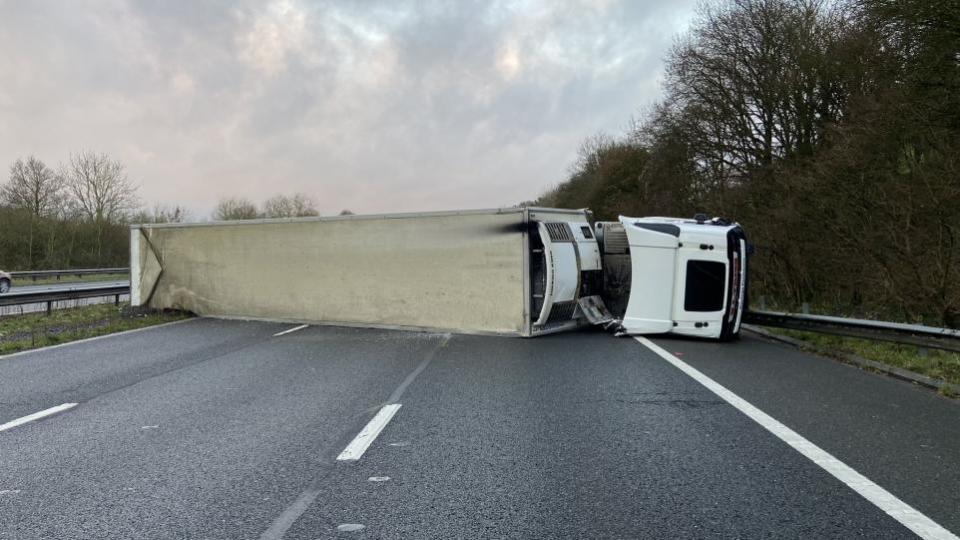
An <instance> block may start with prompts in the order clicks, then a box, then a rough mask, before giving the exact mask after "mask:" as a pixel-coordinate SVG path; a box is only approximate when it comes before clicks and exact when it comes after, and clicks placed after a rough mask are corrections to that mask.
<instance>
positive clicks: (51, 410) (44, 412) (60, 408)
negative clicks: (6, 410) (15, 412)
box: [0, 403, 77, 431]
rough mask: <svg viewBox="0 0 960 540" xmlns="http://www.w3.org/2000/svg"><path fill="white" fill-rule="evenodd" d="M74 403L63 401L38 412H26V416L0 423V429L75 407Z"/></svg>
mask: <svg viewBox="0 0 960 540" xmlns="http://www.w3.org/2000/svg"><path fill="white" fill-rule="evenodd" d="M76 406H77V404H76V403H63V404H61V405H57V406H56V407H50V408H49V409H44V410H42V411H40V412H35V413H33V414H28V415H27V416H24V417H21V418H17V419H16V420H11V421H9V422H7V423H6V424H0V431H6V430H8V429H13V428H15V427H17V426H22V425H23V424H26V423H29V422H33V421H34V420H39V419H41V418H43V417H45V416H50V415H51V414H57V413H58V412H60V411H65V410H67V409H72V408H74V407H76Z"/></svg>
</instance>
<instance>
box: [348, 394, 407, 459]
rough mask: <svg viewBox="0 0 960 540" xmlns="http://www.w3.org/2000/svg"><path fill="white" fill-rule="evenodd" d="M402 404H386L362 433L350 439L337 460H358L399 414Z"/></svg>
mask: <svg viewBox="0 0 960 540" xmlns="http://www.w3.org/2000/svg"><path fill="white" fill-rule="evenodd" d="M400 406H401V405H400V404H399V403H391V404H389V405H384V406H383V408H382V409H380V411H378V412H377V414H376V415H375V416H374V417H373V418H371V419H370V421H369V422H367V425H366V426H364V428H363V429H362V430H361V431H360V433H358V434H357V436H356V437H354V438H353V440H352V441H350V444H348V445H347V447H346V448H344V449H343V452H340V455H339V456H337V461H356V460H358V459H360V457H361V456H363V453H364V452H366V451H367V448H370V445H371V444H373V441H375V440H377V436H378V435H380V432H381V431H383V428H385V427H387V423H388V422H390V419H391V418H393V415H395V414H397V411H398V410H400Z"/></svg>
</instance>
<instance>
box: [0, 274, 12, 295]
mask: <svg viewBox="0 0 960 540" xmlns="http://www.w3.org/2000/svg"><path fill="white" fill-rule="evenodd" d="M11 283H13V278H12V277H10V274H8V273H6V272H4V271H3V270H0V294H3V293H5V292H7V291H9V290H10V284H11Z"/></svg>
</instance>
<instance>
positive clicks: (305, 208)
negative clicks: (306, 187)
mask: <svg viewBox="0 0 960 540" xmlns="http://www.w3.org/2000/svg"><path fill="white" fill-rule="evenodd" d="M318 215H320V213H319V212H317V208H316V205H315V204H314V202H313V200H312V199H311V198H310V197H308V196H306V195H304V194H303V193H296V194H294V195H293V196H291V197H287V196H284V195H277V196H276V197H271V198H269V199H267V201H266V202H264V203H263V216H264V217H268V218H288V217H311V216H318Z"/></svg>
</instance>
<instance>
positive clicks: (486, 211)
mask: <svg viewBox="0 0 960 540" xmlns="http://www.w3.org/2000/svg"><path fill="white" fill-rule="evenodd" d="M528 211H529V212H535V213H557V214H567V213H575V212H589V210H588V209H586V208H546V207H539V206H515V207H509V208H481V209H471V210H441V211H435V212H398V213H389V214H350V215H346V216H314V217H298V218H260V219H238V220H231V221H195V222H189V223H134V224H131V225H130V228H131V229H166V228H174V227H216V226H236V225H256V224H264V223H304V222H312V221H347V220H369V219H409V218H417V217H447V216H471V215H490V214H520V213H524V212H528Z"/></svg>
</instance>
